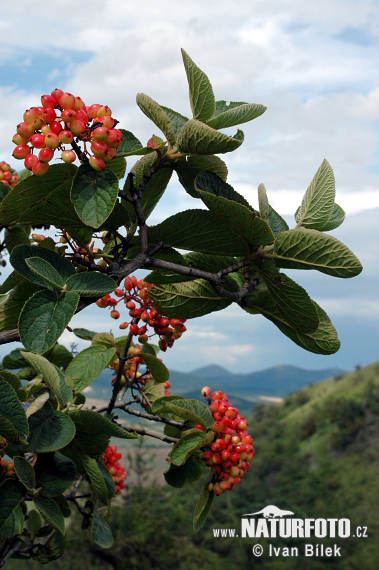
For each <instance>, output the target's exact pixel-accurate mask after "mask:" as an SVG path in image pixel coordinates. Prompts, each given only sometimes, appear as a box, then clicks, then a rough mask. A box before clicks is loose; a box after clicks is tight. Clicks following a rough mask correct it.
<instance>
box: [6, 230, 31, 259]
mask: <svg viewBox="0 0 379 570" xmlns="http://www.w3.org/2000/svg"><path fill="white" fill-rule="evenodd" d="M29 228H30V226H29ZM29 228H28V229H29ZM4 241H5V245H6V246H7V250H8V253H9V254H11V253H12V250H13V248H14V247H15V246H16V245H21V244H24V245H25V244H26V245H29V243H30V240H29V234H28V233H27V232H26V231H25V226H13V227H10V228H7V229H6V230H5V232H4Z"/></svg>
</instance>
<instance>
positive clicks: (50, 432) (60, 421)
mask: <svg viewBox="0 0 379 570" xmlns="http://www.w3.org/2000/svg"><path fill="white" fill-rule="evenodd" d="M29 425H30V436H29V440H28V441H29V444H30V446H31V448H32V449H33V450H34V451H37V452H40V453H46V452H48V451H57V450H58V449H62V448H63V447H65V446H66V445H68V444H69V443H70V441H71V440H72V439H73V437H74V436H75V425H74V423H73V421H72V420H71V419H70V418H69V417H68V416H67V415H66V414H63V413H62V412H60V411H58V410H54V409H53V407H52V405H51V404H50V402H46V404H45V405H44V406H43V408H41V409H40V410H38V412H36V413H35V414H32V415H31V416H30V417H29Z"/></svg>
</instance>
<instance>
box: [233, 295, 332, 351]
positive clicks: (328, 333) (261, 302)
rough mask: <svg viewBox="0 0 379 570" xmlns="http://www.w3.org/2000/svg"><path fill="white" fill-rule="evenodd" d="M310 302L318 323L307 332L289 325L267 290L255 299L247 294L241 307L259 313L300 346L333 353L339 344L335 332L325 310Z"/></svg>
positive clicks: (310, 349)
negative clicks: (312, 329)
mask: <svg viewBox="0 0 379 570" xmlns="http://www.w3.org/2000/svg"><path fill="white" fill-rule="evenodd" d="M312 302H313V304H314V306H315V308H316V311H317V316H318V321H319V324H318V327H317V328H316V329H315V330H314V331H311V332H309V333H301V332H299V331H297V330H295V329H294V328H293V327H291V326H290V325H289V324H288V323H287V322H286V320H285V319H284V317H283V315H282V314H281V313H280V312H279V310H278V307H277V306H276V305H275V303H274V301H273V299H272V297H271V296H270V294H269V293H268V292H267V291H266V292H264V293H261V294H260V295H259V296H258V297H257V298H256V299H253V295H249V297H248V299H247V303H246V304H244V305H243V306H242V308H243V309H244V310H245V311H247V312H248V313H253V314H255V313H257V312H259V313H261V314H262V315H263V316H264V317H266V318H267V319H269V320H270V321H272V322H273V323H274V324H275V325H276V326H277V327H278V328H279V329H280V330H281V331H282V333H283V334H285V335H286V336H288V337H289V338H290V339H291V340H292V341H293V342H295V343H296V344H298V345H299V346H300V347H301V348H304V349H305V350H308V351H309V352H314V353H316V354H334V353H335V352H337V350H338V349H339V347H340V344H341V343H340V341H339V340H338V336H337V332H336V330H335V328H334V327H333V325H332V323H331V321H330V319H329V317H328V315H327V314H326V313H325V311H324V310H323V309H322V308H321V307H320V306H319V305H318V304H317V303H315V301H312Z"/></svg>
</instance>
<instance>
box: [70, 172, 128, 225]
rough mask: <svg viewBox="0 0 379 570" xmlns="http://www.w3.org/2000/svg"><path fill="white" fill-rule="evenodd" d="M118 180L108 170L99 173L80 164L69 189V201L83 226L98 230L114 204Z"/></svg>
mask: <svg viewBox="0 0 379 570" xmlns="http://www.w3.org/2000/svg"><path fill="white" fill-rule="evenodd" d="M117 195H118V178H117V176H116V175H115V174H114V173H113V172H112V171H111V170H108V169H105V170H101V171H100V172H99V171H97V170H94V169H93V168H92V167H91V166H90V165H89V164H82V165H81V166H80V167H79V169H78V172H77V175H76V176H75V180H74V184H73V186H72V189H71V200H72V202H73V204H74V207H75V210H76V212H77V214H78V216H79V218H80V219H81V220H82V222H83V223H84V224H86V225H87V226H91V227H92V228H99V227H100V226H101V224H103V223H104V222H105V220H106V219H107V218H108V216H109V215H110V213H111V212H112V210H113V207H114V205H115V203H116V200H117Z"/></svg>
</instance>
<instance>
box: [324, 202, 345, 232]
mask: <svg viewBox="0 0 379 570" xmlns="http://www.w3.org/2000/svg"><path fill="white" fill-rule="evenodd" d="M344 219H345V212H344V210H343V209H342V208H341V206H339V205H338V204H334V206H333V210H332V213H331V214H330V218H329V220H328V221H327V222H325V223H324V224H322V225H320V227H319V228H318V230H319V231H321V232H330V231H331V230H335V229H336V228H338V227H339V226H340V225H341V224H342V222H343V221H344Z"/></svg>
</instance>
